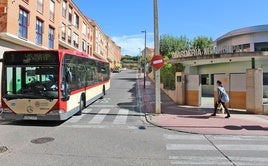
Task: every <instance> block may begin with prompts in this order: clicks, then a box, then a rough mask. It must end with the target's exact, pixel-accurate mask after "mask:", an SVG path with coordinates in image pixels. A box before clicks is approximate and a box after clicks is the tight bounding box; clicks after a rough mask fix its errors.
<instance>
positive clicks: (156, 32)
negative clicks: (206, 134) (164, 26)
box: [154, 0, 161, 114]
mask: <svg viewBox="0 0 268 166" xmlns="http://www.w3.org/2000/svg"><path fill="white" fill-rule="evenodd" d="M154 55H160V49H159V28H158V2H157V0H154ZM160 92H161V90H160V69H158V70H156V71H155V113H156V114H160V113H161V93H160Z"/></svg>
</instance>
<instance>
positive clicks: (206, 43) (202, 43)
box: [193, 36, 213, 55]
mask: <svg viewBox="0 0 268 166" xmlns="http://www.w3.org/2000/svg"><path fill="white" fill-rule="evenodd" d="M212 42H213V40H212V38H208V37H204V36H198V37H196V38H194V40H193V47H194V49H199V50H200V51H201V54H202V55H204V54H205V49H210V48H211V43H212Z"/></svg>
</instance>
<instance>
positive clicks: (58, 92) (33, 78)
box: [0, 50, 110, 121]
mask: <svg viewBox="0 0 268 166" xmlns="http://www.w3.org/2000/svg"><path fill="white" fill-rule="evenodd" d="M1 61H2V81H1V88H2V89H1V102H2V103H1V105H2V106H1V107H2V108H1V111H0V114H1V117H2V119H6V120H55V121H57V120H66V119H68V118H70V117H71V116H73V115H75V114H78V115H79V114H81V113H82V110H83V108H85V107H86V106H88V105H89V104H91V103H92V102H94V101H96V100H97V99H99V98H102V97H103V96H104V95H105V93H106V91H107V90H108V89H109V88H110V67H109V63H108V62H107V61H106V60H99V59H96V58H90V57H88V56H87V55H86V54H84V53H80V52H78V51H73V50H17V51H6V52H4V55H3V59H2V60H1Z"/></svg>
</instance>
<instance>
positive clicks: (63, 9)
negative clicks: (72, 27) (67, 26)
mask: <svg viewBox="0 0 268 166" xmlns="http://www.w3.org/2000/svg"><path fill="white" fill-rule="evenodd" d="M66 13H67V8H66V0H64V1H62V16H63V17H64V18H65V17H66Z"/></svg>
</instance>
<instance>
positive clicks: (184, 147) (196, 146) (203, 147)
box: [166, 144, 216, 150]
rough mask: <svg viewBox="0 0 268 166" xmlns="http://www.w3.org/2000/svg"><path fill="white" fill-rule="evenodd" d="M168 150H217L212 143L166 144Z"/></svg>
mask: <svg viewBox="0 0 268 166" xmlns="http://www.w3.org/2000/svg"><path fill="white" fill-rule="evenodd" d="M166 149H167V150H216V149H215V148H214V147H213V146H211V145H203V144H166Z"/></svg>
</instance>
